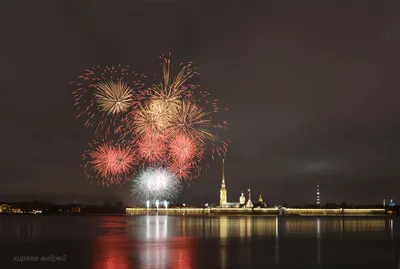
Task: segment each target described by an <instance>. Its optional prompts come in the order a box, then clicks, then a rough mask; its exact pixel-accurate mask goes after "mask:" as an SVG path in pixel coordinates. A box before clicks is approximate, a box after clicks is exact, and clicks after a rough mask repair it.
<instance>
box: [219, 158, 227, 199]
mask: <svg viewBox="0 0 400 269" xmlns="http://www.w3.org/2000/svg"><path fill="white" fill-rule="evenodd" d="M226 203H227V191H226V186H225V159H222V183H221V190H220V196H219V205H220V207H224V206H225V205H226Z"/></svg>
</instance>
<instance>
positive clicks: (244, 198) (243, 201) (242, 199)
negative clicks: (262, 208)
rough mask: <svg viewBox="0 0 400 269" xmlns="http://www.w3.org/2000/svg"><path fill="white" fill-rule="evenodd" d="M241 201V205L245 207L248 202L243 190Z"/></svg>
mask: <svg viewBox="0 0 400 269" xmlns="http://www.w3.org/2000/svg"><path fill="white" fill-rule="evenodd" d="M239 203H240V206H241V207H243V206H244V205H245V204H246V197H244V194H243V192H242V195H241V196H240V198H239Z"/></svg>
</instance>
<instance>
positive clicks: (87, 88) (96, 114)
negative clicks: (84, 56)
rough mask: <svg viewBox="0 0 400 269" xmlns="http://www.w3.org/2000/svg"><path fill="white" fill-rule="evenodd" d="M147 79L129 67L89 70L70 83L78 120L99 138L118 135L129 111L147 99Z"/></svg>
mask: <svg viewBox="0 0 400 269" xmlns="http://www.w3.org/2000/svg"><path fill="white" fill-rule="evenodd" d="M144 78H145V77H144V76H143V75H138V74H136V73H135V72H134V71H131V70H130V68H129V66H126V67H124V66H121V65H118V66H116V67H105V68H100V67H99V66H97V67H93V68H91V69H87V70H86V71H85V74H84V75H83V76H80V77H78V79H77V80H76V81H73V82H71V84H73V85H74V87H75V88H76V90H75V91H74V92H73V96H74V99H75V103H74V106H75V109H76V110H77V112H78V114H77V117H78V118H83V119H85V123H84V124H85V126H86V127H91V128H94V129H95V133H96V135H98V136H99V135H104V136H108V135H109V134H112V133H119V132H120V131H121V128H122V127H123V126H122V124H123V122H124V119H125V117H126V116H127V113H128V111H129V110H131V109H134V108H136V107H137V106H138V105H139V104H140V102H141V101H142V100H143V98H145V96H146V91H145V90H143V89H142V88H143V85H144V82H143V80H144Z"/></svg>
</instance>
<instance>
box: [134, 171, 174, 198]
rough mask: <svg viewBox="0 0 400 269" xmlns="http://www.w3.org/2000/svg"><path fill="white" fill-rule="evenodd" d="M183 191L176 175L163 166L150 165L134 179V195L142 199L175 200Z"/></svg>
mask: <svg viewBox="0 0 400 269" xmlns="http://www.w3.org/2000/svg"><path fill="white" fill-rule="evenodd" d="M180 191H181V185H180V184H179V181H178V180H177V178H176V177H175V175H174V174H173V173H171V172H169V171H168V169H166V168H162V167H148V168H146V169H144V170H142V171H141V172H140V173H139V175H138V176H137V178H135V179H133V180H132V195H133V196H134V197H137V198H138V199H139V200H140V201H142V202H145V201H148V200H150V201H153V202H154V201H155V200H159V201H162V200H167V201H174V200H175V199H176V198H177V196H178V195H179V193H180Z"/></svg>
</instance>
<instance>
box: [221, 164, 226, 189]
mask: <svg viewBox="0 0 400 269" xmlns="http://www.w3.org/2000/svg"><path fill="white" fill-rule="evenodd" d="M222 185H223V186H224V188H225V159H222Z"/></svg>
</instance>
